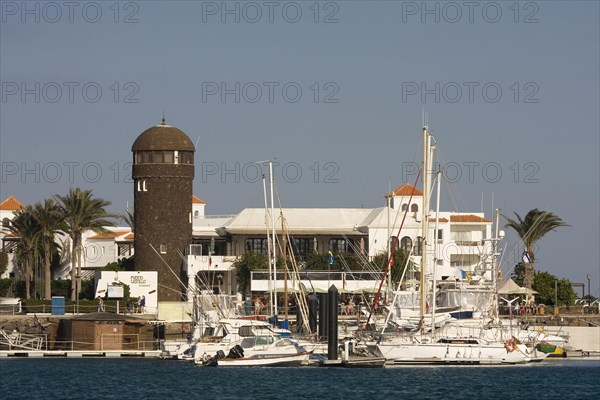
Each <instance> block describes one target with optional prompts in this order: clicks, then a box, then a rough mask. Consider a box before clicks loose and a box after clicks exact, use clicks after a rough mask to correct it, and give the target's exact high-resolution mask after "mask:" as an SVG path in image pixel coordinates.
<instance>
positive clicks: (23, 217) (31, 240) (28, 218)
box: [7, 206, 40, 299]
mask: <svg viewBox="0 0 600 400" xmlns="http://www.w3.org/2000/svg"><path fill="white" fill-rule="evenodd" d="M7 229H8V231H9V232H10V233H12V234H13V235H15V236H18V238H19V240H18V242H17V247H16V249H15V260H16V263H17V266H18V267H19V272H20V273H21V276H24V277H25V297H26V298H27V299H29V298H30V294H31V287H30V285H31V278H32V276H33V263H34V260H35V252H36V250H37V247H38V246H39V243H40V242H39V240H38V232H39V225H38V222H37V220H36V219H35V218H34V217H33V208H32V207H31V206H27V207H26V208H22V209H20V210H18V211H16V212H15V217H14V218H13V220H12V221H11V223H10V225H9V226H8V227H7Z"/></svg>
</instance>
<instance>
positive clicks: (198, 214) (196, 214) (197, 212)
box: [194, 210, 200, 218]
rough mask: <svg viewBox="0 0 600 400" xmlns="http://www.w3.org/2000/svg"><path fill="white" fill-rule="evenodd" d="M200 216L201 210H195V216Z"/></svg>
mask: <svg viewBox="0 0 600 400" xmlns="http://www.w3.org/2000/svg"><path fill="white" fill-rule="evenodd" d="M199 216H200V211H198V210H196V211H194V218H198V217H199Z"/></svg>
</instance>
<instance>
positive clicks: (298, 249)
mask: <svg viewBox="0 0 600 400" xmlns="http://www.w3.org/2000/svg"><path fill="white" fill-rule="evenodd" d="M314 239H315V238H293V239H292V246H293V249H294V255H296V256H297V257H304V256H307V255H309V254H311V253H312V252H313V251H314V250H315V240H314Z"/></svg>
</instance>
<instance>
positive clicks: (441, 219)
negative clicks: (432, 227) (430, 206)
mask: <svg viewBox="0 0 600 400" xmlns="http://www.w3.org/2000/svg"><path fill="white" fill-rule="evenodd" d="M429 222H435V218H429ZM439 222H448V218H444V217H442V218H440V221H439Z"/></svg>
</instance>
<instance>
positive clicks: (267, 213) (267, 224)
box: [262, 175, 273, 304]
mask: <svg viewBox="0 0 600 400" xmlns="http://www.w3.org/2000/svg"><path fill="white" fill-rule="evenodd" d="M262 184H263V197H264V199H265V227H266V229H267V252H268V255H267V258H268V260H269V303H270V304H273V286H272V284H273V277H272V275H271V253H272V251H273V250H272V246H271V236H270V234H269V204H268V203H267V181H266V179H265V176H264V175H263V176H262Z"/></svg>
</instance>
